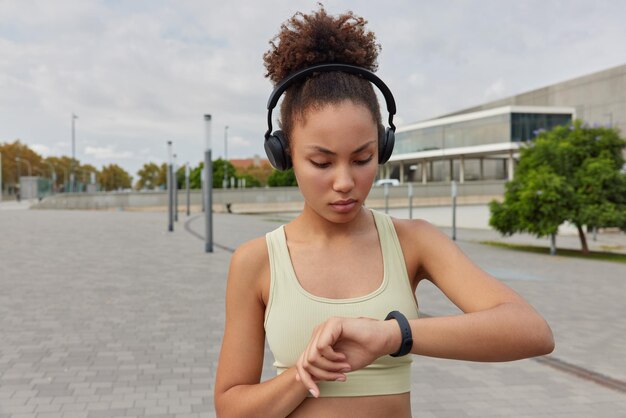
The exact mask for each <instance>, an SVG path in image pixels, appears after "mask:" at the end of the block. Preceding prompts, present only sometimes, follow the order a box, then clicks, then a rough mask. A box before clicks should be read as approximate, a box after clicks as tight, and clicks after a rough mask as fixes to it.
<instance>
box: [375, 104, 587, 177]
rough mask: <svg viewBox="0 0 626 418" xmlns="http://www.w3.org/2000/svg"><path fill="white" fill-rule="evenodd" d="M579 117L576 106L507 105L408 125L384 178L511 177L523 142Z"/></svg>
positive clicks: (401, 131)
mask: <svg viewBox="0 0 626 418" xmlns="http://www.w3.org/2000/svg"><path fill="white" fill-rule="evenodd" d="M574 117H575V109H574V108H566V107H539V106H504V107H500V108H495V109H489V110H484V111H479V112H473V113H465V114H461V115H454V116H448V117H443V118H439V119H433V120H429V121H425V122H420V123H416V124H413V125H408V126H404V127H401V128H398V129H397V131H396V136H395V137H396V143H395V147H394V153H393V156H392V157H391V159H390V160H389V161H390V162H389V163H388V164H387V165H386V166H385V172H382V173H381V177H386V178H397V179H399V180H400V181H401V182H406V181H421V182H423V183H426V182H431V181H450V180H453V179H454V180H457V181H460V182H464V181H466V180H480V179H505V178H509V179H511V178H512V177H513V171H514V164H515V158H516V157H517V154H518V152H517V150H518V149H519V147H520V144H523V143H524V142H526V141H529V140H531V139H533V138H534V137H535V136H536V135H537V133H538V132H539V131H540V130H549V129H551V128H553V127H555V126H557V125H566V124H570V123H571V122H572V120H573V119H574Z"/></svg>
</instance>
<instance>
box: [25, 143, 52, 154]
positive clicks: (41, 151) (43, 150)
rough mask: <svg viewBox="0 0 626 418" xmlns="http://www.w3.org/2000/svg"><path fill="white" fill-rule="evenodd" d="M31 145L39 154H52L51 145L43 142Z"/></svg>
mask: <svg viewBox="0 0 626 418" xmlns="http://www.w3.org/2000/svg"><path fill="white" fill-rule="evenodd" d="M29 147H30V148H31V149H32V150H33V151H35V152H36V153H37V154H40V155H42V156H44V157H47V156H49V155H52V153H51V149H50V147H48V146H47V145H43V144H32V145H29Z"/></svg>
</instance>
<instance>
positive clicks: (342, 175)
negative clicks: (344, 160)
mask: <svg viewBox="0 0 626 418" xmlns="http://www.w3.org/2000/svg"><path fill="white" fill-rule="evenodd" d="M353 188H354V176H353V175H352V170H351V168H350V167H349V166H345V165H340V166H338V167H337V169H336V171H335V178H334V181H333V190H334V191H336V192H339V193H348V192H350V191H351V190H352V189H353Z"/></svg>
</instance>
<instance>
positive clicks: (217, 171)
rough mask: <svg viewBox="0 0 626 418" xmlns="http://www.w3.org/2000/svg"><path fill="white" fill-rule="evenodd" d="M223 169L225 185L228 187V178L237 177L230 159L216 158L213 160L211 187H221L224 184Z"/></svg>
mask: <svg viewBox="0 0 626 418" xmlns="http://www.w3.org/2000/svg"><path fill="white" fill-rule="evenodd" d="M224 170H226V181H227V185H226V187H230V178H231V177H234V178H237V170H235V166H234V165H232V163H231V162H230V161H226V160H223V159H221V158H218V159H217V160H215V161H213V188H215V189H221V188H222V187H223V184H224Z"/></svg>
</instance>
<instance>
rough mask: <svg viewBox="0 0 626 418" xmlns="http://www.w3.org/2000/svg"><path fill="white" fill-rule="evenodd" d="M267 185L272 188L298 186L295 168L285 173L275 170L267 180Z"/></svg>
mask: <svg viewBox="0 0 626 418" xmlns="http://www.w3.org/2000/svg"><path fill="white" fill-rule="evenodd" d="M267 184H268V185H269V186H270V187H289V186H297V185H298V180H297V179H296V175H295V174H294V172H293V168H290V169H289V170H285V171H279V170H274V172H272V174H270V176H269V178H268V179H267Z"/></svg>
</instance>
